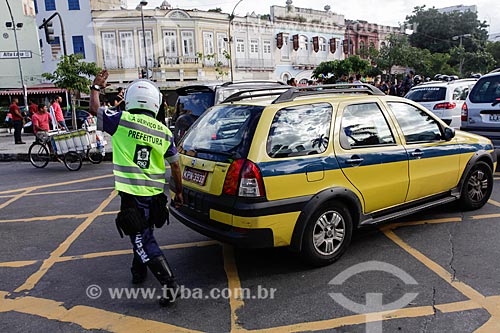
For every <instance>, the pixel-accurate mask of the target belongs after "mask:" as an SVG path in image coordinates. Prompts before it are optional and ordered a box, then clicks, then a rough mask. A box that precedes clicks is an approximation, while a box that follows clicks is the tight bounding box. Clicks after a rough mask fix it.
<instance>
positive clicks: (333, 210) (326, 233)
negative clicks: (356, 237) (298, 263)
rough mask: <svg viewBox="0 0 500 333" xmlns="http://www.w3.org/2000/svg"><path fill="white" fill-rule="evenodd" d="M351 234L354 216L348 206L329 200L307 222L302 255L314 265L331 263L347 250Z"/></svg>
mask: <svg viewBox="0 0 500 333" xmlns="http://www.w3.org/2000/svg"><path fill="white" fill-rule="evenodd" d="M351 236H352V217H351V214H350V213H349V210H348V209H347V207H346V206H345V205H343V204H342V203H339V202H327V203H325V204H323V205H322V206H321V207H320V208H319V209H318V210H317V212H316V213H315V214H314V215H313V216H312V217H311V219H310V220H309V222H308V224H307V227H306V229H305V231H304V237H303V244H302V252H301V254H302V257H303V259H304V260H305V261H306V262H307V263H309V264H312V265H314V266H324V265H328V264H331V263H333V262H334V261H336V260H337V259H338V258H340V256H341V255H342V254H343V253H344V252H345V250H346V249H347V247H348V246H349V243H350V242H351Z"/></svg>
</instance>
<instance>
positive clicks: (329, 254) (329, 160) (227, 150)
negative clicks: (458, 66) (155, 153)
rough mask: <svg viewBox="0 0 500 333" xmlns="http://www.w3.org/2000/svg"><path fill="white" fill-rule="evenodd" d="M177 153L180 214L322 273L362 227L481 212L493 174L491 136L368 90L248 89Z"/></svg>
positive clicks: (212, 113) (217, 110) (204, 228)
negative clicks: (281, 251)
mask: <svg viewBox="0 0 500 333" xmlns="http://www.w3.org/2000/svg"><path fill="white" fill-rule="evenodd" d="M178 149H179V152H180V154H181V158H180V159H181V167H182V173H183V194H184V201H185V202H184V205H183V206H182V207H181V208H178V209H176V208H175V207H173V206H172V207H170V209H171V213H172V215H173V216H174V217H175V218H177V219H178V220H179V221H180V222H182V223H183V224H185V225H187V226H188V227H190V228H192V229H194V230H196V231H198V232H200V233H202V234H204V235H207V236H209V237H212V238H214V239H217V240H220V241H223V242H227V243H231V244H234V245H236V246H242V247H253V248H260V247H277V246H288V247H290V248H291V249H292V250H295V251H298V252H300V254H301V255H302V257H303V258H304V259H305V260H306V261H307V262H309V263H311V264H313V265H325V264H329V263H331V262H333V261H335V260H336V259H338V258H339V257H340V256H341V255H342V254H343V253H344V251H345V250H346V248H347V246H348V245H349V243H350V240H351V235H352V233H353V230H355V229H356V228H360V227H362V226H367V225H374V224H378V223H381V222H384V221H387V220H390V219H394V218H398V217H401V216H405V215H408V214H412V213H415V212H418V211H420V210H423V209H427V208H430V207H434V206H437V205H442V204H446V203H449V202H452V201H459V202H460V207H461V209H467V210H472V209H478V208H481V207H482V206H483V205H484V204H485V203H486V202H487V201H488V199H489V197H490V195H491V192H492V187H493V170H495V168H496V155H495V153H494V149H493V145H492V143H491V141H490V140H488V139H486V138H484V137H481V136H477V135H474V134H469V133H466V132H461V131H458V130H457V131H455V130H454V129H452V128H450V127H448V126H447V125H446V124H445V123H444V122H442V121H441V120H440V119H439V118H438V117H437V116H435V115H434V114H432V113H431V112H429V111H427V110H426V109H425V108H424V107H422V106H421V105H419V104H417V103H415V102H413V101H410V100H408V99H404V98H400V97H394V96H386V95H384V94H383V93H382V92H381V91H380V90H378V89H377V88H375V87H373V86H370V85H364V84H363V85H360V84H355V85H345V84H344V85H324V86H313V87H293V88H288V87H287V88H281V89H278V88H277V89H275V90H269V89H265V90H264V89H263V91H262V92H261V93H259V91H255V90H253V91H252V93H251V94H250V93H245V92H244V91H241V92H239V93H237V94H235V95H233V96H230V97H229V98H228V99H226V101H224V102H223V103H222V104H219V105H216V106H214V107H212V108H210V109H209V110H207V111H206V112H205V113H204V114H203V115H202V116H201V117H200V118H199V119H198V120H197V122H196V123H195V124H194V125H193V126H192V128H191V129H190V130H189V132H188V133H187V134H186V135H185V137H184V138H183V140H182V141H181V142H180V144H179V147H178ZM172 188H173V187H172Z"/></svg>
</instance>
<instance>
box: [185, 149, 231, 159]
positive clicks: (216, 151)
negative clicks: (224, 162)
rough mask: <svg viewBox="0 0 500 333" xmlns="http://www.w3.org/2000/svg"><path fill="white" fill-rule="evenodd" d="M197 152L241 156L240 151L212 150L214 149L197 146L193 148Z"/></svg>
mask: <svg viewBox="0 0 500 333" xmlns="http://www.w3.org/2000/svg"><path fill="white" fill-rule="evenodd" d="M193 151H194V152H195V153H197V154H198V153H204V154H214V155H222V156H227V157H231V158H235V159H237V158H240V154H238V153H230V152H227V151H220V150H212V149H207V148H195V149H193Z"/></svg>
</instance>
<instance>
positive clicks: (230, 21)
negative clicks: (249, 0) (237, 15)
mask: <svg viewBox="0 0 500 333" xmlns="http://www.w3.org/2000/svg"><path fill="white" fill-rule="evenodd" d="M242 1H243V0H240V1H238V2H237V3H236V5H235V6H234V8H233V11H232V12H231V15H230V16H229V34H228V35H229V36H228V38H227V41H228V43H229V67H230V68H229V71H230V73H231V81H233V54H232V46H231V42H232V41H233V37H231V25H232V24H233V20H234V11H235V10H236V7H238V5H239V4H240V2H242Z"/></svg>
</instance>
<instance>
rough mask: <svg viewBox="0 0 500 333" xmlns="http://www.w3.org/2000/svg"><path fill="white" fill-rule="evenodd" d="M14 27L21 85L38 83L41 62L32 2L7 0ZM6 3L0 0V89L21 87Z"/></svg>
mask: <svg viewBox="0 0 500 333" xmlns="http://www.w3.org/2000/svg"><path fill="white" fill-rule="evenodd" d="M9 4H10V7H11V10H12V16H13V17H14V22H15V24H16V27H15V28H16V34H17V40H18V44H19V51H20V52H19V53H20V55H21V67H22V71H23V77H24V84H25V85H26V86H32V85H34V84H38V83H40V82H41V80H42V77H41V74H42V63H41V57H40V46H39V43H38V27H37V26H36V21H35V8H34V4H33V2H32V0H22V1H21V0H9ZM11 23H12V19H11V17H10V13H9V11H8V8H7V3H6V1H5V0H3V1H0V34H1V35H2V37H1V40H2V42H1V43H0V88H19V89H20V88H21V87H22V86H23V85H22V84H21V75H20V70H19V62H18V58H17V52H16V41H15V38H14V30H13V29H14V27H13V26H12V24H11Z"/></svg>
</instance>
